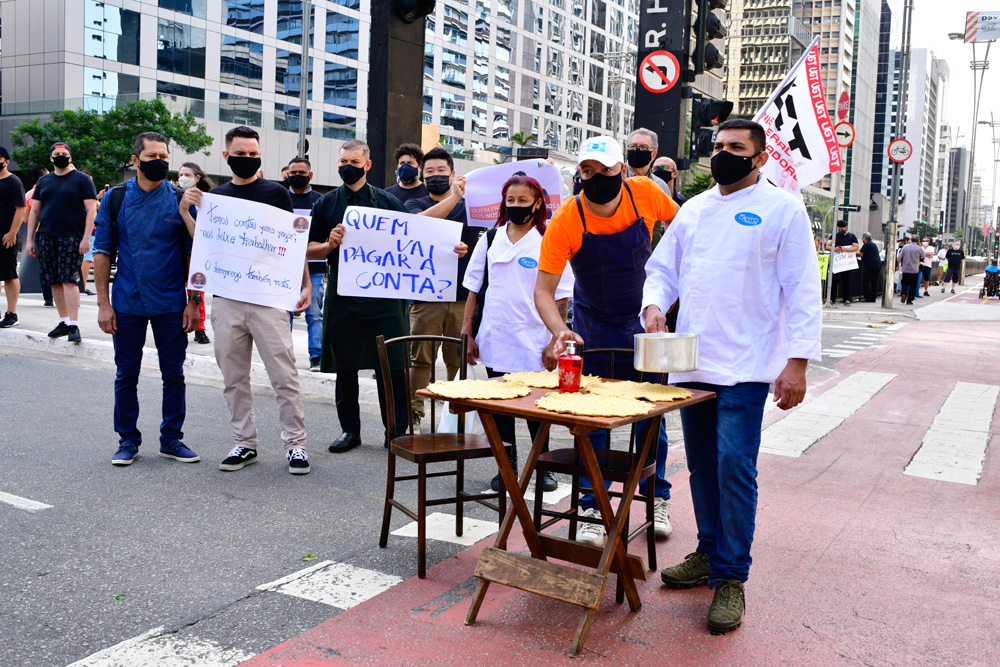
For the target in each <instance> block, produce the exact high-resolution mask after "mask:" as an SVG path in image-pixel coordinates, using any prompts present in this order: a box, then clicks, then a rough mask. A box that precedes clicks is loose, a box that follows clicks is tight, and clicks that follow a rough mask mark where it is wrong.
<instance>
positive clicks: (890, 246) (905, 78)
mask: <svg viewBox="0 0 1000 667" xmlns="http://www.w3.org/2000/svg"><path fill="white" fill-rule="evenodd" d="M912 28H913V0H907V1H906V5H904V6H903V45H902V46H903V48H901V49H900V52H899V60H900V62H899V64H900V69H901V70H902V78H901V79H900V81H899V105H898V107H897V111H896V136H895V138H896V139H899V138H900V137H902V136H903V131H904V130H903V128H904V120H905V119H906V97H907V92H908V89H909V85H910V30H911V29H912ZM899 179H900V163H899V162H896V161H895V160H893V167H892V191H891V197H892V200H891V201H890V202H889V222H888V224H887V225H886V234H885V236H884V237H883V238H882V245H883V246H884V247H885V284H884V286H883V288H882V307H883V308H892V297H893V295H895V293H896V252H895V250H894V248H895V245H896V237H897V236H898V231H897V228H898V226H899V221H898V220H897V219H896V217H897V213H898V208H899Z"/></svg>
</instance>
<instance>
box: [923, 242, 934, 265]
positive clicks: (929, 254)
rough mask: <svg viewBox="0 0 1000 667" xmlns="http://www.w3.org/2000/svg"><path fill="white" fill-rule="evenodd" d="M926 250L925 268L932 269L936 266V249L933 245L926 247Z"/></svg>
mask: <svg viewBox="0 0 1000 667" xmlns="http://www.w3.org/2000/svg"><path fill="white" fill-rule="evenodd" d="M923 248H924V266H926V267H927V268H931V267H932V266H934V255H935V249H934V246H932V245H925V246H923Z"/></svg>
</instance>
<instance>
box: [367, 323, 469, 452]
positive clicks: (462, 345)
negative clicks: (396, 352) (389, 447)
mask: <svg viewBox="0 0 1000 667" xmlns="http://www.w3.org/2000/svg"><path fill="white" fill-rule="evenodd" d="M375 342H376V344H377V345H378V359H379V364H380V366H381V367H382V380H383V384H384V386H385V409H386V411H387V412H388V414H387V415H386V420H385V421H386V426H387V427H388V431H389V433H390V436H389V437H390V438H391V437H392V435H391V434H394V433H395V432H396V411H395V400H394V399H395V397H394V396H393V391H392V375H391V374H390V372H389V352H390V350H392V349H394V348H396V347H397V346H399V347H401V348H402V354H403V359H404V367H403V368H404V374H403V375H404V381H405V383H406V400H407V401H409V400H410V388H411V387H412V384H411V382H410V371H411V370H412V368H411V365H410V359H411V356H410V346H411V345H412V344H413V343H424V342H427V343H436V344H440V345H455V346H457V347H458V352H459V358H460V359H461V360H462V361H461V364H460V365H459V368H458V379H460V380H464V379H466V378H467V377H468V350H469V335H468V334H462V337H461V338H453V337H451V336H400V337H398V338H392V339H390V340H385V337H384V336H378V337H376V339H375ZM430 370H431V378H430V381H431V382H434V381H435V380H436V376H437V354H436V353H435V355H434V358H433V359H432V361H431V369H430ZM435 412H436V410H435V405H434V401H431V410H430V417H431V418H430V427H431V433H434V432H435V430H436V429H437V419H436V417H435ZM406 414H407V415H408V417H407V421H408V425H407V431H408V432H409V434H410V435H413V413H412V412H411V411H410V410H407V411H406ZM458 432H459V433H465V415H464V414H459V415H458Z"/></svg>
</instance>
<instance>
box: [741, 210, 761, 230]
mask: <svg viewBox="0 0 1000 667" xmlns="http://www.w3.org/2000/svg"><path fill="white" fill-rule="evenodd" d="M736 222H738V223H740V224H741V225H743V226H744V227H756V226H757V225H759V224H760V223H762V222H764V220H763V219H762V218H761V217H760V216H759V215H755V214H753V213H746V212H743V213H737V214H736Z"/></svg>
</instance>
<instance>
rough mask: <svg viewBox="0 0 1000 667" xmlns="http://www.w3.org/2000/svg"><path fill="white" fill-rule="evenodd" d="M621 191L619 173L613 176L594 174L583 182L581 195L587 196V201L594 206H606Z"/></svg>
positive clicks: (620, 176)
mask: <svg viewBox="0 0 1000 667" xmlns="http://www.w3.org/2000/svg"><path fill="white" fill-rule="evenodd" d="M621 191H622V174H621V172H618V173H617V174H615V175H614V176H606V175H605V174H597V173H595V174H593V175H592V176H591V177H590V178H585V179H584V180H583V194H585V195H587V199H589V200H590V201H592V202H594V203H595V204H607V203H608V202H609V201H611V200H612V199H614V198H615V197H617V196H618V193H619V192H621Z"/></svg>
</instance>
